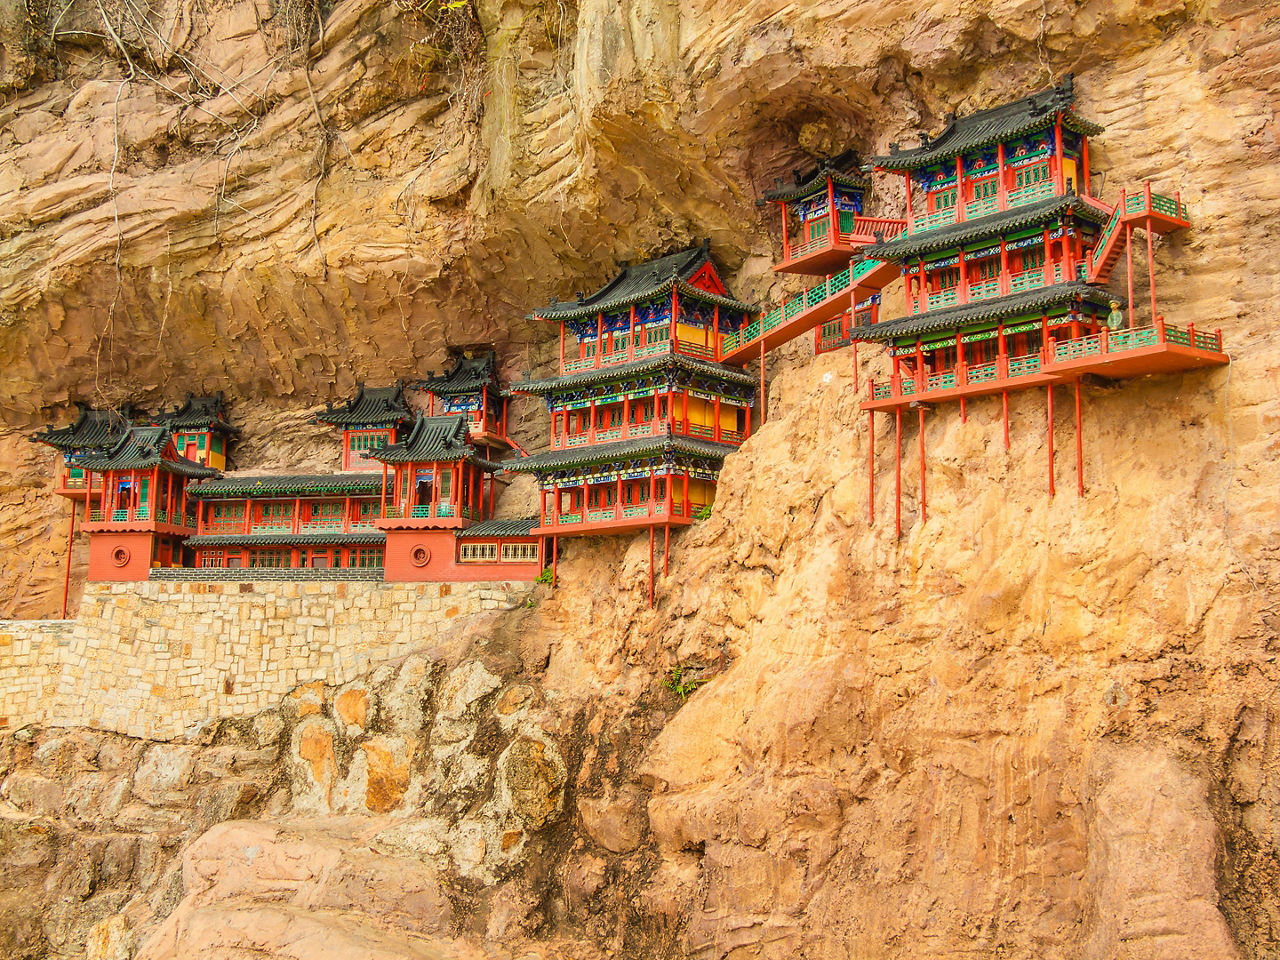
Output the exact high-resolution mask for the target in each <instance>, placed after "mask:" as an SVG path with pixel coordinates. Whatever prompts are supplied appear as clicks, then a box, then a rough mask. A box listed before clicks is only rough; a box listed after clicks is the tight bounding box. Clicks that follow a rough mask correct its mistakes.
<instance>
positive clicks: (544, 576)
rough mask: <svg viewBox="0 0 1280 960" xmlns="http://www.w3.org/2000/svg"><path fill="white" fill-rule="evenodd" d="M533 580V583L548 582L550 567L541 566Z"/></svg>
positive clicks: (549, 579) (549, 580)
mask: <svg viewBox="0 0 1280 960" xmlns="http://www.w3.org/2000/svg"><path fill="white" fill-rule="evenodd" d="M533 582H534V583H550V582H551V568H550V567H543V568H542V572H541V573H540V574H538V577H537V579H535V580H534V581H533Z"/></svg>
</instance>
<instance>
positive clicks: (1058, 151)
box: [1053, 114, 1067, 237]
mask: <svg viewBox="0 0 1280 960" xmlns="http://www.w3.org/2000/svg"><path fill="white" fill-rule="evenodd" d="M1053 141H1054V167H1055V169H1054V181H1055V182H1056V183H1057V187H1058V189H1057V192H1058V193H1059V194H1062V193H1065V192H1066V189H1067V181H1066V170H1064V169H1063V163H1062V114H1058V119H1057V120H1056V121H1055V122H1054V125H1053ZM1066 233H1067V231H1066V228H1065V225H1064V227H1063V231H1062V234H1063V236H1064V237H1065V236H1066Z"/></svg>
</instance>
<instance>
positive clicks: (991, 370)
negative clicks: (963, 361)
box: [967, 363, 999, 383]
mask: <svg viewBox="0 0 1280 960" xmlns="http://www.w3.org/2000/svg"><path fill="white" fill-rule="evenodd" d="M998 372H999V368H998V367H997V365H996V364H994V363H984V364H982V365H981V366H977V367H970V368H969V374H968V377H967V379H968V382H969V383H990V382H991V381H992V380H994V379H996V375H997V373H998Z"/></svg>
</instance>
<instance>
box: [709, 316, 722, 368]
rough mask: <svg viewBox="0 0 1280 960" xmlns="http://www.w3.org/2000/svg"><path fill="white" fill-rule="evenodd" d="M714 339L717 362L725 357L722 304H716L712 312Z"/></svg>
mask: <svg viewBox="0 0 1280 960" xmlns="http://www.w3.org/2000/svg"><path fill="white" fill-rule="evenodd" d="M711 327H712V337H713V338H714V343H715V345H716V349H715V353H714V357H715V359H716V360H717V361H719V360H720V358H721V357H723V356H724V337H722V336H721V335H720V304H718V303H717V304H715V305H714V306H713V307H712V312H711Z"/></svg>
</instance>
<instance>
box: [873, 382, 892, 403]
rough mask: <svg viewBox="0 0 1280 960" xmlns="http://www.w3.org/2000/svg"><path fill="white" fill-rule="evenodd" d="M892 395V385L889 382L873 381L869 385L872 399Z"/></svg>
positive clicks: (886, 397)
mask: <svg viewBox="0 0 1280 960" xmlns="http://www.w3.org/2000/svg"><path fill="white" fill-rule="evenodd" d="M892 395H893V385H892V384H889V383H873V384H872V385H871V399H872V400H887V399H888V398H889V397H891V396H892Z"/></svg>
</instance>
